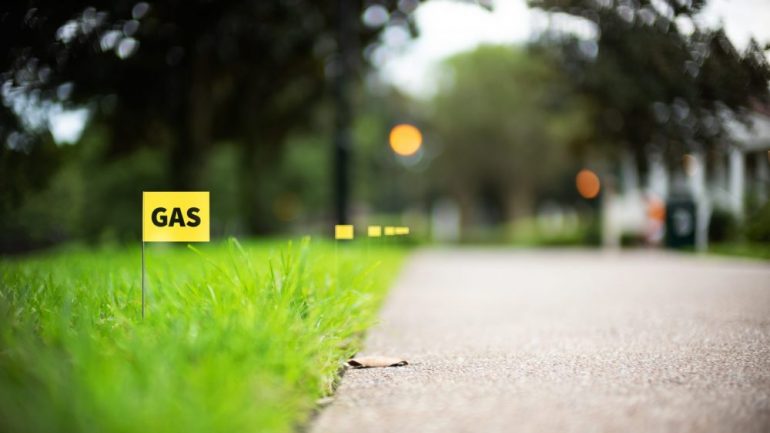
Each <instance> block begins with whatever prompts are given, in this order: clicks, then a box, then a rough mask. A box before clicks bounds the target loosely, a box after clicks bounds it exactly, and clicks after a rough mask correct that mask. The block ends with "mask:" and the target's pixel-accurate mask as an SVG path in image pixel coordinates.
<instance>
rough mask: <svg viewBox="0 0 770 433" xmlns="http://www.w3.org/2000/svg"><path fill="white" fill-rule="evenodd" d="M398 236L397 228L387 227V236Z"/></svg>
mask: <svg viewBox="0 0 770 433" xmlns="http://www.w3.org/2000/svg"><path fill="white" fill-rule="evenodd" d="M395 234H396V228H395V227H391V226H386V227H385V236H394V235H395Z"/></svg>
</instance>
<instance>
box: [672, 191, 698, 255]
mask: <svg viewBox="0 0 770 433" xmlns="http://www.w3.org/2000/svg"><path fill="white" fill-rule="evenodd" d="M695 223H696V220H695V201H693V199H692V198H691V197H689V196H686V195H679V196H673V197H670V198H669V199H668V201H666V246H667V247H668V248H676V249H691V248H694V247H695Z"/></svg>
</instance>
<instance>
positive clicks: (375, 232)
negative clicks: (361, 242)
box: [367, 226, 382, 238]
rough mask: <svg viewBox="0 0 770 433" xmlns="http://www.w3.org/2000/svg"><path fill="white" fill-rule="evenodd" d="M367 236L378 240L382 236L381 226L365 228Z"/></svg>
mask: <svg viewBox="0 0 770 433" xmlns="http://www.w3.org/2000/svg"><path fill="white" fill-rule="evenodd" d="M367 234H368V235H369V237H370V238H378V237H380V236H382V227H381V226H369V227H368V228H367Z"/></svg>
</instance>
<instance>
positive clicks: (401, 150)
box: [390, 123, 422, 156]
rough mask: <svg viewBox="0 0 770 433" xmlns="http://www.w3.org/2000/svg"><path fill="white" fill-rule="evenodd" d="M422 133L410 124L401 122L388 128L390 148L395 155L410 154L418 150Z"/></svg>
mask: <svg viewBox="0 0 770 433" xmlns="http://www.w3.org/2000/svg"><path fill="white" fill-rule="evenodd" d="M421 145H422V133H420V130H419V129H417V128H415V127H414V126H412V125H409V124H406V123H402V124H400V125H396V126H394V127H393V129H391V130H390V148H391V149H393V152H396V154H397V155H401V156H411V155H414V154H415V153H417V151H418V150H420V146H421Z"/></svg>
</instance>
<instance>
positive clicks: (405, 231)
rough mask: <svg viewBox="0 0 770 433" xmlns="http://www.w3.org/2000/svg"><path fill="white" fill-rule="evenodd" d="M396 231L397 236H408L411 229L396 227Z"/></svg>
mask: <svg viewBox="0 0 770 433" xmlns="http://www.w3.org/2000/svg"><path fill="white" fill-rule="evenodd" d="M395 231H396V234H397V235H408V234H409V227H396V230H395Z"/></svg>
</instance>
